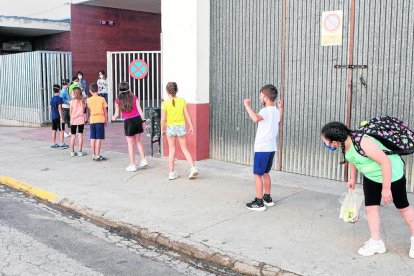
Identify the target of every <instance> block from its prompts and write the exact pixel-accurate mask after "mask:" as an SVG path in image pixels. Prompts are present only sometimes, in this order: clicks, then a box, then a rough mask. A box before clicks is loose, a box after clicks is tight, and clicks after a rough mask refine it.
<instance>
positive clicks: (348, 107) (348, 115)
mask: <svg viewBox="0 0 414 276" xmlns="http://www.w3.org/2000/svg"><path fill="white" fill-rule="evenodd" d="M350 12H351V14H350V18H349V24H350V25H349V48H348V64H353V55H354V29H355V0H351V10H350ZM347 70H348V94H347V99H346V126H347V127H348V128H350V126H351V111H352V75H353V70H352V68H348V69H347ZM348 169H349V168H348V164H346V165H345V168H344V179H345V181H348Z"/></svg>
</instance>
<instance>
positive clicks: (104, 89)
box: [96, 70, 108, 103]
mask: <svg viewBox="0 0 414 276" xmlns="http://www.w3.org/2000/svg"><path fill="white" fill-rule="evenodd" d="M96 84H97V85H98V94H99V96H101V97H104V98H105V101H106V103H108V83H107V81H106V73H105V70H101V71H99V79H98V81H97V82H96Z"/></svg>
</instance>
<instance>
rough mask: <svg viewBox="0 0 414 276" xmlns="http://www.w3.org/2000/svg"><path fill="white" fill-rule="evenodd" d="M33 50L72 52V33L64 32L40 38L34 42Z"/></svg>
mask: <svg viewBox="0 0 414 276" xmlns="http://www.w3.org/2000/svg"><path fill="white" fill-rule="evenodd" d="M33 50H34V51H38V50H46V51H65V52H70V50H71V34H70V32H64V33H58V34H51V35H44V36H39V37H37V38H35V40H34V44H33Z"/></svg>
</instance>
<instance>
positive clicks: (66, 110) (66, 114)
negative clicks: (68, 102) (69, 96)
mask: <svg viewBox="0 0 414 276" xmlns="http://www.w3.org/2000/svg"><path fill="white" fill-rule="evenodd" d="M62 116H63V119H65V123H66V124H67V125H68V127H70V109H69V108H62Z"/></svg>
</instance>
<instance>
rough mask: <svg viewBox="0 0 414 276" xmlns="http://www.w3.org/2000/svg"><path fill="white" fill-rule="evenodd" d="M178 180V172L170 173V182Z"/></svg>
mask: <svg viewBox="0 0 414 276" xmlns="http://www.w3.org/2000/svg"><path fill="white" fill-rule="evenodd" d="M176 178H178V174H177V172H176V171H173V172H170V173H169V174H168V179H169V180H174V179H176Z"/></svg>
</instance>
